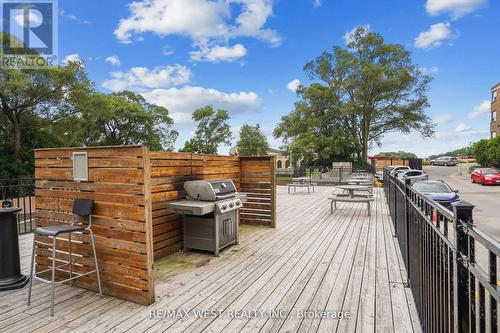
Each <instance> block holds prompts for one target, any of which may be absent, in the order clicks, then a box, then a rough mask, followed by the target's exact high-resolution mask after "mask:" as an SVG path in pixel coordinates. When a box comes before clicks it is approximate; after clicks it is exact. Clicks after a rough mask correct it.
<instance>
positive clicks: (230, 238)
mask: <svg viewBox="0 0 500 333" xmlns="http://www.w3.org/2000/svg"><path fill="white" fill-rule="evenodd" d="M184 190H185V191H186V195H187V198H186V199H185V200H180V201H176V202H172V203H168V204H167V207H168V208H169V209H170V211H172V212H175V213H178V214H182V215H183V218H184V226H183V231H184V251H187V250H189V249H196V250H205V251H211V252H213V253H214V255H215V256H218V255H219V251H220V250H221V249H223V248H225V247H227V246H230V245H233V244H239V236H238V229H239V214H238V209H240V208H241V207H243V203H244V202H245V201H246V195H244V194H241V193H238V192H237V191H236V186H234V183H233V181H232V180H230V179H222V180H193V181H187V182H185V183H184Z"/></svg>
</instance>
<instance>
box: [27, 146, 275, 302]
mask: <svg viewBox="0 0 500 333" xmlns="http://www.w3.org/2000/svg"><path fill="white" fill-rule="evenodd" d="M73 152H87V154H88V173H89V181H88V182H77V181H73V170H72V154H73ZM274 165H275V163H274V157H273V156H263V157H238V156H216V155H204V154H191V153H168V152H150V151H149V149H148V148H147V147H146V146H113V147H91V148H61V149H39V150H36V151H35V167H36V169H35V202H36V212H35V217H36V225H37V226H48V225H54V224H61V223H71V218H72V215H71V209H72V205H73V199H74V198H89V199H93V200H95V209H94V215H93V230H94V234H95V238H96V248H97V256H98V257H99V265H100V270H101V281H102V285H103V292H104V293H105V294H107V295H111V296H114V297H118V298H121V299H125V300H128V301H132V302H136V303H140V304H151V303H153V302H154V274H153V266H154V260H155V259H158V258H161V257H164V256H166V255H168V254H171V253H174V252H176V251H178V250H180V249H181V248H182V219H181V216H179V215H177V214H171V213H168V212H167V209H166V203H167V202H169V201H174V200H179V199H182V198H184V197H185V193H184V190H183V183H184V182H185V181H186V180H194V179H220V178H229V179H232V180H233V181H234V182H235V184H236V186H237V187H238V190H239V191H241V192H244V193H248V203H247V204H246V205H245V208H243V209H241V212H240V217H241V222H242V223H252V224H263V225H268V226H271V227H275V226H276V193H275V187H276V181H275V172H274ZM36 242H37V245H38V246H39V248H38V249H37V259H36V260H37V269H38V270H43V269H46V268H48V267H49V266H50V264H51V258H52V254H51V251H50V247H51V244H52V243H51V239H49V238H47V237H41V236H37V239H36ZM71 244H72V249H73V253H74V254H76V256H74V260H75V259H76V260H75V261H76V267H75V266H74V267H75V268H74V269H75V271H79V272H84V271H87V270H90V269H92V268H93V260H92V257H91V246H90V242H89V237H88V235H87V234H81V233H80V234H73V236H72V243H71ZM57 249H58V252H57V254H56V261H57V262H56V265H58V264H63V263H66V262H67V261H68V253H67V249H68V238H67V236H66V235H61V236H60V237H58V240H57ZM75 257H76V258H75ZM68 274H69V273H68ZM68 274H67V273H66V272H64V271H58V278H59V279H63V278H67V277H68ZM75 284H76V285H77V286H79V287H82V288H86V289H90V290H97V283H96V278H95V275H89V276H86V277H83V278H80V279H77V280H75Z"/></svg>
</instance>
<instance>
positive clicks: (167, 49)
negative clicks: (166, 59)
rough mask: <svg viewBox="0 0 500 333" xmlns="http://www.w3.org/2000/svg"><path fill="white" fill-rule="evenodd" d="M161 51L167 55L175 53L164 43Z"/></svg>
mask: <svg viewBox="0 0 500 333" xmlns="http://www.w3.org/2000/svg"><path fill="white" fill-rule="evenodd" d="M161 53H163V55H166V56H169V55H172V54H174V53H175V51H174V50H173V49H172V48H171V47H170V46H168V45H165V46H164V47H163V48H162V49H161Z"/></svg>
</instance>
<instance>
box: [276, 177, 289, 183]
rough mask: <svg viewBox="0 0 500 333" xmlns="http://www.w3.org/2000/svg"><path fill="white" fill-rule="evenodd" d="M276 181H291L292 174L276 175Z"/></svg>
mask: <svg viewBox="0 0 500 333" xmlns="http://www.w3.org/2000/svg"><path fill="white" fill-rule="evenodd" d="M276 181H277V182H280V183H286V182H291V181H292V176H288V175H276Z"/></svg>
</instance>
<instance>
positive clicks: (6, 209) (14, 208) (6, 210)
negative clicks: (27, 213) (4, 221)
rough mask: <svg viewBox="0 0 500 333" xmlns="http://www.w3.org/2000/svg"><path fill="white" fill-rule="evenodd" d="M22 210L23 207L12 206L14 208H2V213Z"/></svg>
mask: <svg viewBox="0 0 500 333" xmlns="http://www.w3.org/2000/svg"><path fill="white" fill-rule="evenodd" d="M20 211H21V208H16V207H12V208H0V215H3V214H12V213H17V212H20Z"/></svg>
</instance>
